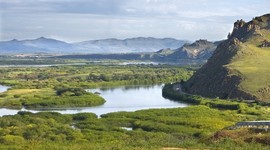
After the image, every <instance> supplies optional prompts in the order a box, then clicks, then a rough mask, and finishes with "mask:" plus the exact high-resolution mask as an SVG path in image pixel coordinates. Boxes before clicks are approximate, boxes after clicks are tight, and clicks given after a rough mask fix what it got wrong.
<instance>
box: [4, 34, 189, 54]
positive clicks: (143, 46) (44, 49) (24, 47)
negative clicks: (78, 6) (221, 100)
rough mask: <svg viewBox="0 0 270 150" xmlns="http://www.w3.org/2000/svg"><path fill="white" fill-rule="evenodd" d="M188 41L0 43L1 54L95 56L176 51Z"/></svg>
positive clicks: (131, 39) (30, 40) (113, 40)
mask: <svg viewBox="0 0 270 150" xmlns="http://www.w3.org/2000/svg"><path fill="white" fill-rule="evenodd" d="M187 42H188V41H186V40H176V39H173V38H153V37H147V38H146V37H136V38H128V39H123V40H120V39H101V40H89V41H84V42H77V43H67V42H65V41H60V40H57V39H51V38H45V37H40V38H37V39H29V40H16V39H14V40H11V41H0V51H1V52H0V54H21V53H24V54H33V53H47V54H60V55H66V54H93V53H100V54H104V53H107V54H108V53H136V52H155V51H157V50H158V49H161V48H171V49H176V48H178V47H180V46H182V45H184V44H185V43H187Z"/></svg>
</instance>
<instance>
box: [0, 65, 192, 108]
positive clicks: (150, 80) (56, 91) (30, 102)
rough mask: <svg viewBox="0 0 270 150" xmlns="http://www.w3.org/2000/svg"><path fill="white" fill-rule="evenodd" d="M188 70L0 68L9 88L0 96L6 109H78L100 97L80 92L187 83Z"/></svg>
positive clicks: (98, 102)
mask: <svg viewBox="0 0 270 150" xmlns="http://www.w3.org/2000/svg"><path fill="white" fill-rule="evenodd" d="M192 72H193V71H192V70H190V69H185V68H179V67H176V66H168V65H158V66H153V65H128V66H119V65H80V66H53V67H41V68H40V67H32V68H30V67H27V68H23V67H22V68H20V67H14V68H0V84H4V85H9V86H11V87H12V88H11V89H9V90H8V91H7V92H4V93H0V106H1V107H8V108H22V107H27V108H44V107H46V108H48V107H82V106H96V105H101V104H103V103H104V102H105V101H104V99H102V98H101V97H100V96H98V95H95V94H92V93H88V92H85V91H84V89H88V88H94V87H102V86H119V85H130V84H137V85H140V84H156V83H164V82H175V81H177V80H179V79H182V80H187V79H188V78H189V77H190V76H191V75H192Z"/></svg>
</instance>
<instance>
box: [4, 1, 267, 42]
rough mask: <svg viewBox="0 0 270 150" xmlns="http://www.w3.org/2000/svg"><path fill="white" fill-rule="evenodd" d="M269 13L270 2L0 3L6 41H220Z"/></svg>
mask: <svg viewBox="0 0 270 150" xmlns="http://www.w3.org/2000/svg"><path fill="white" fill-rule="evenodd" d="M269 10H270V1H269V0H0V40H1V41H3V40H11V39H14V38H16V39H31V38H38V37H41V36H44V37H48V38H56V39H60V40H64V41H68V42H76V41H84V40H91V39H105V38H119V39H124V38H131V37H139V36H141V37H157V38H164V37H172V38H176V39H186V40H196V39H208V40H220V39H224V38H226V36H227V34H228V32H230V31H231V30H232V27H233V23H234V22H235V21H236V20H237V19H244V20H247V21H249V20H251V19H252V18H253V17H255V16H260V15H263V14H266V13H270V12H269Z"/></svg>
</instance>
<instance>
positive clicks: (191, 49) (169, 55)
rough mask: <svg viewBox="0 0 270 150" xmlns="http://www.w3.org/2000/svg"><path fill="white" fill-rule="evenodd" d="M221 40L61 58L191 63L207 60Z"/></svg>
mask: <svg viewBox="0 0 270 150" xmlns="http://www.w3.org/2000/svg"><path fill="white" fill-rule="evenodd" d="M218 44H219V42H209V41H207V40H197V41H195V42H194V43H192V44H187V43H186V44H184V45H183V46H181V47H180V48H176V49H170V48H166V49H161V50H159V51H156V52H141V53H138V52H137V53H118V54H104V53H103V54H79V55H63V56H59V58H69V59H117V60H120V59H122V60H151V61H168V62H179V63H189V60H191V61H195V60H196V61H197V62H200V63H203V62H205V61H206V60H207V59H208V58H209V57H210V56H211V55H212V54H213V52H214V50H215V49H216V47H217V45H218Z"/></svg>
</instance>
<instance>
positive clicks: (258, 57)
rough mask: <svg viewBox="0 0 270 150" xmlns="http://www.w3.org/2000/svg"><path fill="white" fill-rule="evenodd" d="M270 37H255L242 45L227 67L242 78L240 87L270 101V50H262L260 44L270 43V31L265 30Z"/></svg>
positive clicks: (265, 48)
mask: <svg viewBox="0 0 270 150" xmlns="http://www.w3.org/2000/svg"><path fill="white" fill-rule="evenodd" d="M262 32H267V33H264V35H268V37H261V36H255V37H253V38H251V39H249V41H247V42H246V43H244V44H242V45H241V50H239V52H238V54H237V55H236V56H235V57H234V58H233V60H232V63H230V64H229V65H227V67H228V68H229V69H230V70H232V73H235V74H238V75H240V76H241V78H242V82H241V84H240V85H239V86H240V88H241V89H243V90H244V91H247V92H249V93H251V94H253V95H255V96H256V97H258V98H259V99H261V100H264V101H268V102H269V101H270V94H269V93H270V82H269V81H270V67H269V66H270V48H267V47H264V48H260V47H259V45H260V43H261V42H262V41H263V40H265V39H267V40H268V41H270V38H269V35H270V31H265V30H263V31H262Z"/></svg>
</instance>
